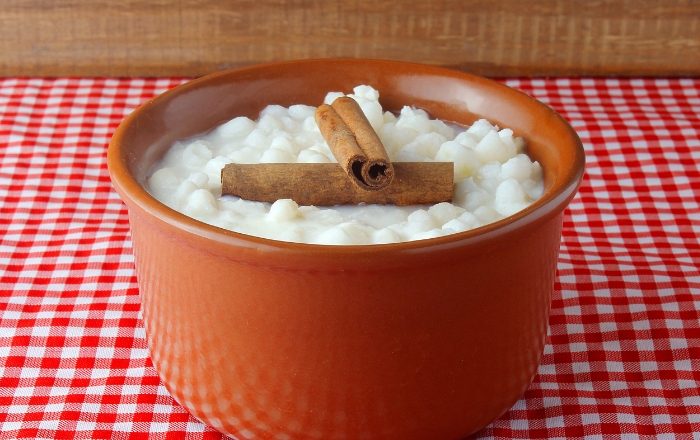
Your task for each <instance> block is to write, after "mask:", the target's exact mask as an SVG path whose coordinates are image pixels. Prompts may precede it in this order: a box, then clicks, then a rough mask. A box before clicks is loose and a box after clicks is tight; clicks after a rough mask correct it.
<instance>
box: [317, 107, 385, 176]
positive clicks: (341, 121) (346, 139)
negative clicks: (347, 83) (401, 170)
mask: <svg viewBox="0 0 700 440" xmlns="http://www.w3.org/2000/svg"><path fill="white" fill-rule="evenodd" d="M316 123H317V124H318V127H319V129H320V130H321V134H322V135H323V137H324V139H325V140H326V142H327V143H328V146H329V147H330V149H331V151H332V152H333V155H334V156H335V158H336V160H337V161H338V163H339V164H340V166H341V167H343V169H344V170H345V172H346V173H347V175H348V176H350V178H351V180H352V181H353V183H355V184H356V185H357V186H359V187H360V188H362V189H365V190H377V189H380V188H384V187H386V186H388V185H389V184H390V183H391V181H392V179H393V177H394V169H393V166H392V164H391V161H390V160H389V156H388V155H387V153H386V150H385V148H384V145H382V142H381V140H380V139H379V137H378V136H377V134H376V133H375V131H374V129H373V128H372V126H371V125H370V123H369V121H368V120H367V118H366V117H365V115H364V113H363V112H362V109H361V108H360V106H359V105H358V104H357V102H355V100H354V99H352V98H349V97H347V96H343V97H340V98H338V99H336V100H335V101H333V103H332V104H331V105H330V106H329V105H327V104H323V105H321V106H319V107H318V108H317V109H316Z"/></svg>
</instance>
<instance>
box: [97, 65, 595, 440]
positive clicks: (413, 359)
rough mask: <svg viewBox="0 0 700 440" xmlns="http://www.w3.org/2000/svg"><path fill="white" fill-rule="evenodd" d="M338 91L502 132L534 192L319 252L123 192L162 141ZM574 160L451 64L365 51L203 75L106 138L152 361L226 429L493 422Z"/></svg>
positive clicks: (543, 292)
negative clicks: (427, 226) (408, 233)
mask: <svg viewBox="0 0 700 440" xmlns="http://www.w3.org/2000/svg"><path fill="white" fill-rule="evenodd" d="M357 84H371V85H373V86H374V87H376V88H377V89H378V90H379V91H380V94H381V96H380V99H381V102H382V104H383V106H384V107H385V108H388V109H391V110H399V109H400V108H401V107H402V106H403V105H406V104H408V105H412V106H416V107H420V108H423V109H425V110H427V111H428V112H429V113H430V114H431V115H432V116H433V117H438V118H441V119H444V120H449V121H454V122H458V123H463V124H468V123H471V122H472V121H474V119H475V118H478V117H485V118H488V119H489V120H490V121H491V122H494V123H497V124H499V125H501V126H504V127H510V128H512V129H514V131H515V133H516V134H517V135H520V136H524V137H525V138H526V140H527V143H528V153H529V154H530V155H531V156H532V157H534V158H535V159H536V160H538V161H539V162H540V163H541V164H542V166H543V169H544V177H545V193H544V195H543V197H542V198H541V199H540V200H538V201H537V202H536V203H534V204H533V205H532V206H530V207H529V208H528V209H526V210H524V211H522V212H519V213H517V214H515V215H513V216H511V217H508V218H506V219H504V220H501V221H499V222H496V223H493V224H491V225H487V226H484V227H481V228H478V229H475V230H472V231H468V232H463V233H459V234H455V235H450V236H446V237H439V238H433V239H429V240H422V241H415V242H408V243H400V244H389V245H367V246H321V245H309V244H296V243H287V242H279V241H274V240H268V239H263V238H256V237H251V236H247V235H244V234H238V233H235V232H230V231H226V230H223V229H220V228H217V227H214V226H209V225H206V224H204V223H201V222H199V221H196V220H193V219H191V218H188V217H186V216H185V215H183V214H179V213H178V212H175V211H174V210H172V209H170V208H168V207H166V206H165V205H163V204H161V203H159V202H158V201H157V200H155V199H154V198H153V197H151V196H150V195H149V194H148V193H147V192H146V191H145V190H144V188H143V186H142V183H143V182H144V181H145V179H146V176H147V173H148V171H149V169H150V168H151V166H152V165H153V164H154V162H156V161H157V160H158V159H159V158H160V157H161V156H162V155H163V154H164V152H165V151H166V149H167V148H168V147H169V146H170V145H171V143H172V142H173V141H175V140H177V139H181V138H186V137H188V136H192V135H194V134H198V133H201V132H204V131H206V130H208V129H210V128H212V127H214V126H215V125H217V124H219V123H221V122H223V121H226V120H228V119H231V118H233V117H234V116H239V115H246V116H249V117H251V118H255V117H256V116H257V114H258V112H259V111H260V110H261V109H262V108H263V107H264V106H265V105H267V104H273V103H274V104H281V105H285V106H286V105H291V104H296V103H304V104H310V105H318V104H319V103H321V102H322V100H323V97H324V95H325V94H326V92H328V91H332V90H343V91H350V90H351V88H352V87H353V86H355V85H357ZM583 166H584V156H583V150H582V148H581V143H580V141H579V139H578V137H577V136H576V134H575V133H574V131H573V130H572V129H571V127H570V126H569V125H568V124H567V123H566V122H565V121H564V120H563V119H562V118H561V117H560V116H558V115H557V114H556V113H555V112H554V111H552V110H551V109H549V108H548V107H546V106H545V105H543V104H541V103H539V102H537V101H535V100H534V99H532V98H530V97H528V96H526V95H524V94H522V93H520V92H517V91H515V90H513V89H510V88H508V87H505V86H503V85H500V84H497V83H495V82H493V81H490V80H487V79H484V78H479V77H476V76H473V75H469V74H466V73H462V72H458V71H452V70H446V69H442V68H437V67H431V66H425V65H419V64H409V63H402V62H393V61H371V60H347V59H345V60H311V61H298V62H286V63H278V64H268V65H261V66H254V67H249V68H244V69H238V70H231V71H226V72H221V73H216V74H213V75H209V76H206V77H203V78H200V79H197V80H194V81H191V82H189V83H187V84H184V85H182V86H180V87H176V88H175V89H173V90H170V91H168V92H166V93H164V94H163V95H161V96H159V97H157V98H155V99H153V100H152V101H149V102H147V103H146V104H144V105H143V106H142V107H140V108H139V109H138V110H136V111H135V112H133V113H132V114H131V115H130V116H129V117H128V118H127V119H126V120H124V122H123V123H122V124H121V126H120V127H119V129H118V130H117V131H116V133H115V134H114V137H113V138H112V141H111V144H110V146H109V170H110V173H111V177H112V181H113V183H114V186H115V187H116V189H117V191H118V192H119V194H120V195H121V197H122V198H123V200H124V202H125V203H126V205H127V207H128V210H129V220H130V222H131V231H132V239H133V246H134V254H135V257H136V269H137V276H138V280H139V286H140V291H141V298H142V310H143V320H144V323H145V327H146V334H147V338H148V344H149V346H150V350H151V356H152V359H153V364H154V365H155V367H156V369H157V371H158V373H159V374H160V377H161V379H162V380H163V383H164V384H165V386H166V387H167V389H168V390H169V391H170V393H171V394H172V396H173V397H174V398H175V399H176V400H177V401H178V402H179V403H180V404H182V405H183V406H184V407H185V408H187V410H188V411H190V412H191V413H192V414H193V415H195V416H196V417H197V418H199V419H201V420H202V421H204V422H206V423H208V424H209V425H211V426H213V427H215V428H216V429H218V430H220V431H222V432H224V433H227V434H230V435H233V436H235V437H237V438H241V439H245V438H256V439H257V438H262V439H267V438H271V439H272V438H274V439H379V438H383V439H403V440H406V439H457V438H461V437H464V436H466V435H468V434H470V433H473V432H475V431H477V430H479V429H480V428H482V427H484V426H485V425H486V424H488V423H489V422H491V421H492V420H493V419H494V418H496V417H498V416H499V415H501V414H503V413H504V412H505V411H506V410H507V409H508V408H510V407H511V406H512V405H513V403H514V402H515V401H516V400H517V399H518V398H519V397H520V396H521V395H522V393H523V392H524V391H525V389H526V388H527V386H528V384H529V383H530V382H531V380H532V378H533V376H534V374H535V372H536V369H537V365H538V363H539V360H540V357H541V354H542V350H543V345H544V342H545V335H546V330H547V317H548V311H549V303H550V295H551V293H552V288H553V282H554V274H555V267H556V261H557V252H558V248H559V241H560V233H561V225H562V211H563V210H564V208H565V207H566V205H567V203H568V202H569V200H570V199H571V198H572V197H573V196H574V193H575V192H576V189H577V187H578V185H579V182H580V180H581V176H582V173H583Z"/></svg>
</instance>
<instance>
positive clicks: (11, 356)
mask: <svg viewBox="0 0 700 440" xmlns="http://www.w3.org/2000/svg"><path fill="white" fill-rule="evenodd" d="M183 81H184V80H181V79H77V78H74V79H63V78H60V79H28V78H22V79H15V78H6V79H0V231H1V232H0V438H1V439H11V438H12V439H14V438H109V437H111V438H168V439H169V438H183V437H187V438H195V439H196V438H220V435H219V434H217V433H216V432H215V431H214V430H212V429H211V428H208V427H206V426H205V425H203V424H202V423H201V422H199V421H198V420H196V419H195V418H193V417H192V416H190V415H189V414H188V413H187V412H186V411H185V410H184V409H183V408H182V407H181V406H179V405H178V404H177V403H176V402H175V401H173V399H172V398H171V397H170V396H169V395H168V393H167V392H166V390H165V388H164V387H163V386H162V385H161V383H160V381H159V379H158V376H157V375H156V372H155V370H154V369H153V366H152V364H151V361H150V359H149V355H148V351H147V347H146V341H145V338H144V329H143V324H142V322H141V320H140V317H139V295H138V286H137V284H136V278H135V276H134V261H133V256H132V249H131V241H130V236H129V224H128V221H127V216H126V208H125V207H124V205H123V204H122V203H121V201H120V200H119V198H118V197H117V195H116V193H115V192H114V191H113V190H112V188H111V186H110V181H109V177H108V174H107V167H106V164H105V152H106V148H107V143H108V140H109V137H110V135H111V134H112V132H113V130H114V129H115V128H116V126H117V124H118V123H119V122H120V121H121V119H122V118H123V117H124V116H126V115H127V114H128V113H129V112H130V111H131V110H132V109H134V108H135V107H136V106H138V105H139V104H140V103H142V102H144V101H145V100H146V99H148V98H150V97H152V96H154V95H156V94H158V93H160V92H162V91H164V90H165V89H168V88H170V87H173V86H175V85H177V84H179V83H181V82H183ZM506 83H508V84H509V85H511V86H514V87H517V88H520V89H522V90H524V91H525V92H527V93H529V94H530V95H533V96H534V97H536V98H538V99H540V100H542V101H544V102H546V103H548V104H549V105H551V106H552V107H554V108H555V109H556V110H557V111H559V112H560V113H561V114H562V115H563V116H564V117H566V118H567V119H568V120H569V121H571V123H572V124H573V126H574V128H575V129H576V131H577V132H578V134H579V135H580V136H581V139H582V140H583V143H584V146H585V149H586V153H587V171H586V177H585V180H584V183H583V185H582V187H581V189H580V192H579V194H578V196H577V197H576V198H575V199H574V201H573V202H572V204H571V206H570V207H569V209H568V210H567V214H566V217H565V223H564V232H563V242H562V245H561V254H560V256H559V265H558V278H557V283H556V291H555V294H554V298H553V302H552V312H551V318H550V337H549V342H548V344H547V346H546V348H545V354H544V358H543V360H542V364H541V365H540V367H539V373H538V375H537V376H536V378H535V380H534V383H533V384H532V385H531V386H530V388H529V389H528V390H527V392H526V393H525V395H524V396H523V397H522V399H520V400H519V401H518V402H517V403H516V404H515V406H513V408H512V409H510V410H509V411H508V412H507V413H506V414H505V415H503V416H502V417H501V418H499V419H498V420H496V421H495V422H493V423H492V424H491V425H490V426H488V427H487V428H486V429H484V430H483V431H481V432H480V433H479V434H478V435H477V437H483V438H511V437H513V438H537V437H553V438H578V437H585V438H588V439H598V438H630V439H632V438H640V437H642V438H644V437H647V438H696V439H698V438H700V312H699V310H700V269H699V264H700V244H699V238H700V206H699V204H700V171H699V169H700V79H656V80H652V79H629V80H628V79H512V80H507V81H506Z"/></svg>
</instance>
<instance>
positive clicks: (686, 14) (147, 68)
mask: <svg viewBox="0 0 700 440" xmlns="http://www.w3.org/2000/svg"><path fill="white" fill-rule="evenodd" d="M699 22H700V1H693V0H668V1H664V0H588V1H583V0H581V1H577V0H571V1H569V0H562V1H553V0H533V1H518V0H505V1H498V2H494V1H491V0H436V1H414V0H408V1H404V2H396V1H386V0H355V1H339V2H333V1H324V0H309V1H302V0H288V1H283V0H257V1H252V0H232V1H216V0H202V1H195V0H179V1H167V0H157V1H142V0H122V1H108V0H96V1H80V0H66V1H61V2H51V1H46V0H5V1H3V5H2V8H0V75H4V76H16V75H134V76H135V75H144V76H164V75H168V76H171V75H185V76H193V75H201V74H204V73H208V72H211V71H215V70H220V69H224V68H228V67H234V66H241V65H247V64H252V63H260V62H268V61H276V60H287V59H296V58H318V57H337V56H341V57H369V58H389V59H401V60H411V61H419V62H426V63H432V64H440V65H447V66H453V67H458V68H461V69H465V70H469V71H473V72H476V73H480V74H485V75H491V76H502V75H572V74H573V75H667V76H672V75H700V24H699Z"/></svg>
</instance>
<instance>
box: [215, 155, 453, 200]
mask: <svg viewBox="0 0 700 440" xmlns="http://www.w3.org/2000/svg"><path fill="white" fill-rule="evenodd" d="M393 171H394V178H393V182H392V184H391V185H389V186H387V187H384V188H381V189H377V190H374V191H367V190H364V189H362V188H360V187H358V186H357V185H355V184H353V183H352V182H351V181H350V179H348V176H347V174H346V172H345V171H344V170H343V169H342V168H341V167H339V166H338V164H335V163H263V164H235V163H231V164H228V165H226V166H225V167H224V168H223V170H222V171H221V183H222V188H221V193H222V195H227V194H228V195H234V196H238V197H240V198H242V199H246V200H257V201H262V202H274V201H276V200H279V199H292V200H294V201H295V202H297V203H298V204H299V205H316V206H330V205H347V204H358V203H376V204H393V205H420V204H432V203H439V202H446V201H451V200H452V189H453V188H452V187H453V174H454V168H453V165H452V163H451V162H397V163H395V164H394V169H393Z"/></svg>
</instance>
